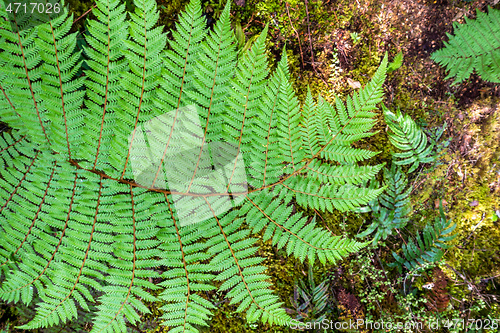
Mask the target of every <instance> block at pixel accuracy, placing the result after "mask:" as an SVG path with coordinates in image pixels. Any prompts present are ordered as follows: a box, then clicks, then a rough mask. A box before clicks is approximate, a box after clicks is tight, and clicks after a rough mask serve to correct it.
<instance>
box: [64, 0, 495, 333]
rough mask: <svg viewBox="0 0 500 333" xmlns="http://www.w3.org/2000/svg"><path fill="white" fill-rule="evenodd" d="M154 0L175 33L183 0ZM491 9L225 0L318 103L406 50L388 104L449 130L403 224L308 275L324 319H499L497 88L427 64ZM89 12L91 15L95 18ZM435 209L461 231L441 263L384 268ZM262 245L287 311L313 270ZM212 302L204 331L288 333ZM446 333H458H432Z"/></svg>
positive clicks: (385, 149)
mask: <svg viewBox="0 0 500 333" xmlns="http://www.w3.org/2000/svg"><path fill="white" fill-rule="evenodd" d="M69 3H70V8H73V11H74V13H75V18H77V17H80V16H81V15H83V14H84V13H85V12H86V11H87V9H89V8H91V7H92V5H93V4H92V3H89V2H86V1H76V0H72V1H71V0H70V1H69ZM127 3H129V2H127ZM157 3H158V7H159V10H160V20H161V22H160V23H161V24H164V25H166V27H167V28H168V29H171V28H173V27H174V24H175V22H176V18H177V16H178V14H179V12H180V11H182V10H183V8H184V6H185V5H186V3H187V1H185V0H176V1H170V0H158V1H157ZM203 3H204V10H205V14H206V16H207V18H208V19H209V23H211V22H213V20H215V19H217V16H218V15H219V14H220V11H221V9H222V7H223V5H224V4H225V2H220V1H219V0H206V1H203ZM488 6H493V7H494V8H499V7H500V4H499V1H498V0H479V1H458V0H456V1H455V0H436V1H432V0H426V1H424V0H414V1H410V0H406V1H404V0H352V1H351V0H336V1H334V0H325V1H307V0H305V1H298V0H296V1H288V2H286V1H284V0H265V1H260V0H247V1H245V0H235V1H234V2H233V3H232V21H233V22H234V25H235V26H236V25H237V24H239V25H240V26H241V27H242V30H243V32H244V35H245V37H244V38H245V40H244V41H243V42H244V43H246V42H247V41H250V40H251V39H252V37H254V36H255V35H256V34H258V33H260V31H261V30H262V29H263V28H264V26H265V25H266V24H269V27H270V29H269V35H268V40H267V46H268V50H269V56H270V66H271V67H273V66H275V64H276V61H275V60H273V58H274V59H276V58H277V59H279V57H280V54H281V51H282V48H283V47H284V46H285V45H286V49H287V50H288V52H289V61H290V67H291V71H292V73H291V75H292V77H294V79H293V80H294V81H293V84H294V88H295V90H296V92H297V95H298V96H299V98H301V99H302V100H303V98H304V96H305V93H306V91H307V87H310V89H311V91H312V93H313V95H314V96H315V97H316V96H317V95H318V94H321V95H322V96H323V97H325V99H327V100H329V101H332V100H334V99H335V98H336V96H342V97H344V96H346V95H348V94H352V93H353V92H355V91H356V89H358V88H359V85H364V84H366V83H367V82H368V80H369V79H370V77H371V75H372V74H373V73H374V71H375V70H376V68H377V67H378V65H379V63H380V61H381V59H382V58H383V56H384V54H385V52H388V54H389V58H390V59H391V60H392V59H393V58H394V56H395V55H396V54H397V53H398V52H402V54H403V57H404V60H403V64H402V66H401V67H400V68H399V69H398V70H397V71H395V72H393V73H391V74H389V75H388V77H387V81H386V83H385V85H384V90H385V99H384V104H385V105H386V106H387V107H388V108H389V109H391V110H396V109H397V108H400V109H401V111H402V112H403V113H406V114H409V115H410V116H411V117H412V118H413V119H414V120H415V121H416V122H417V123H418V124H419V125H420V126H422V127H423V128H424V129H425V131H426V133H427V134H429V135H431V133H433V132H434V133H435V132H436V130H437V129H438V128H441V127H442V126H444V124H446V128H445V131H444V134H443V137H442V139H441V140H440V141H439V144H438V147H439V149H440V150H441V158H440V159H439V163H436V164H432V165H425V166H422V167H420V168H419V169H418V170H417V171H416V172H414V173H413V174H412V175H411V176H409V183H410V185H412V186H413V191H412V197H411V201H412V206H413V213H412V216H411V223H410V225H409V226H408V227H407V228H405V229H404V230H398V233H397V235H393V236H391V237H390V238H388V240H387V241H385V242H381V243H380V244H379V245H380V246H379V247H377V248H373V249H370V250H368V251H364V252H363V253H360V254H359V255H357V256H353V257H351V258H349V259H347V260H345V261H344V262H342V263H339V264H338V265H336V266H327V267H322V268H318V269H316V268H315V270H314V278H313V280H314V281H316V284H319V283H320V282H322V281H328V284H327V285H328V290H327V294H328V300H327V302H328V307H327V308H328V309H329V310H328V311H326V312H325V313H324V314H325V315H326V316H327V318H333V319H334V320H336V321H342V320H344V321H345V320H349V319H360V318H363V319H373V320H376V319H381V318H382V319H384V320H386V321H387V320H392V321H394V322H397V321H405V320H411V319H415V318H427V319H429V318H436V317H439V316H441V318H448V319H450V318H462V319H470V318H475V319H487V318H493V319H500V307H499V300H500V287H499V285H500V225H499V221H500V85H498V84H496V85H495V84H492V83H487V82H484V81H482V80H481V79H480V78H479V76H477V75H476V74H473V75H472V76H471V77H470V78H469V79H467V80H466V81H465V82H463V83H461V84H458V85H452V79H446V73H445V71H444V70H443V69H442V68H441V67H440V66H439V65H437V64H436V63H434V62H433V61H432V60H431V59H430V55H431V54H432V52H434V51H436V50H438V49H440V48H442V47H443V45H444V44H443V43H444V41H446V40H447V37H446V34H447V33H452V32H453V24H454V23H455V22H456V23H463V22H465V18H466V17H468V18H474V17H475V15H476V12H475V11H476V9H479V10H481V11H483V12H484V11H487V7H488ZM87 15H88V16H89V17H90V18H91V17H92V14H91V13H90V14H87ZM81 21H83V20H81ZM78 22H79V23H78V24H75V27H74V30H75V31H77V30H78V31H80V32H82V30H83V25H82V24H81V22H80V21H78ZM166 31H167V30H166ZM376 129H377V130H379V131H380V132H379V133H378V134H377V135H374V136H373V137H371V138H370V139H368V140H367V141H366V142H365V143H364V145H365V146H367V147H369V148H371V149H372V150H380V151H381V154H380V155H379V156H378V158H379V160H377V163H380V162H387V163H390V150H391V148H390V143H389V141H388V139H387V135H386V130H387V128H386V125H385V124H384V122H383V117H382V116H381V117H380V122H379V125H378V126H377V128H376ZM440 202H442V204H443V206H444V210H445V214H446V217H447V218H448V219H452V221H453V222H454V223H456V224H457V227H456V231H455V233H456V234H457V237H456V238H455V239H454V240H453V243H452V245H453V246H452V247H451V248H450V249H449V250H447V251H446V253H445V255H444V260H443V261H442V262H441V263H440V264H439V265H436V266H433V267H430V268H429V269H428V270H425V271H423V272H421V273H420V274H418V275H406V276H405V275H404V274H398V273H397V272H396V271H395V270H389V269H388V268H387V264H388V263H390V262H393V261H394V258H393V257H392V255H391V252H392V251H394V250H397V249H398V248H399V249H400V248H401V246H402V244H403V243H406V241H405V239H410V238H413V239H415V238H416V237H418V234H419V232H421V231H422V229H423V228H424V227H425V225H427V223H429V221H430V220H433V219H434V217H436V216H438V207H439V204H440ZM309 213H311V212H309ZM312 214H315V212H312ZM318 220H319V221H321V222H320V223H322V224H323V225H324V226H325V227H326V228H328V229H329V230H331V232H332V233H334V234H336V235H346V236H349V237H354V236H355V235H356V234H358V233H359V232H360V231H363V230H365V229H366V227H367V225H368V224H369V218H368V217H367V216H366V214H365V215H362V214H354V213H351V214H343V215H340V214H338V215H333V214H319V217H318ZM261 245H262V248H261V251H260V255H262V256H266V258H267V260H266V265H267V266H268V267H269V268H270V269H269V270H268V274H270V275H271V276H272V279H273V283H274V285H275V286H276V290H277V293H278V294H279V295H280V298H281V299H282V301H283V302H284V303H285V304H284V306H285V307H287V308H290V309H293V308H294V304H293V302H292V300H293V297H294V289H295V290H297V289H296V288H294V286H295V282H296V281H298V280H304V281H306V284H307V276H308V275H309V273H308V268H309V267H307V265H303V264H301V263H299V262H298V261H297V260H295V259H293V258H291V257H287V256H285V255H284V251H282V250H280V251H278V250H276V249H275V248H274V247H272V246H271V245H270V243H269V242H267V243H263V244H261ZM429 283H434V286H435V288H434V289H429V290H428V289H426V288H425V287H423V286H425V285H428V284H429ZM209 296H210V298H211V300H213V301H214V303H215V304H216V305H217V307H218V309H217V310H216V312H215V314H214V317H213V320H212V322H211V327H210V328H208V329H206V331H207V332H208V331H210V332H212V333H217V332H221V333H222V332H223V333H229V332H238V333H240V332H269V331H273V332H292V331H293V330H291V329H289V328H276V327H273V328H271V327H269V326H262V325H252V324H248V323H247V322H246V321H245V319H244V315H242V314H234V313H233V311H234V310H235V309H236V306H230V305H229V304H228V303H229V301H228V300H227V299H226V298H225V297H224V295H223V294H222V295H220V294H211V295H209ZM304 309H305V310H304V311H306V312H307V311H310V312H307V315H308V316H309V317H308V318H307V319H308V320H312V319H317V318H320V313H314V311H313V309H312V308H311V306H308V305H306V306H305V307H304ZM152 310H153V314H152V315H151V316H148V317H147V320H148V321H147V323H148V325H147V327H146V326H142V328H141V330H143V331H146V330H147V329H149V330H151V331H155V332H160V331H166V330H164V328H160V327H156V328H155V326H156V325H157V323H158V322H159V320H158V318H157V316H158V315H159V312H158V306H156V305H153V306H152ZM291 312H292V313H293V311H291ZM315 316H316V317H315ZM423 331H427V332H431V331H432V330H423ZM448 331H450V332H451V331H453V330H445V329H443V330H440V331H438V330H434V331H432V332H448ZM463 331H464V332H465V331H466V330H463ZM359 332H362V331H359ZM363 332H365V331H363ZM366 332H370V331H369V330H366ZM455 332H462V331H460V330H456V331H455ZM469 332H472V331H469ZM474 332H484V333H487V332H498V331H487V330H476V331H474Z"/></svg>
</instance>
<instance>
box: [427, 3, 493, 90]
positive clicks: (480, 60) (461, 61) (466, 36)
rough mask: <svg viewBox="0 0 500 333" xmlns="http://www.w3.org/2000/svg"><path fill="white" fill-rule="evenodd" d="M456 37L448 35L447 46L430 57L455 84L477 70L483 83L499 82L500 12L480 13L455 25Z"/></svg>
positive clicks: (491, 9)
mask: <svg viewBox="0 0 500 333" xmlns="http://www.w3.org/2000/svg"><path fill="white" fill-rule="evenodd" d="M453 27H454V35H450V34H448V38H449V40H448V42H445V47H444V48H442V49H440V50H438V51H436V52H434V53H433V54H432V55H431V58H432V60H434V61H435V62H437V63H438V64H440V65H441V66H443V67H445V68H446V70H447V71H448V76H447V77H446V78H447V79H448V78H453V77H454V78H455V80H454V81H453V84H457V83H460V82H462V81H463V80H466V79H467V78H468V77H469V76H470V74H471V73H472V72H473V71H474V70H475V71H476V72H477V73H478V74H479V75H480V76H481V78H482V79H483V80H486V81H490V82H500V10H498V9H493V8H491V7H490V8H489V10H488V14H486V13H483V12H481V11H479V10H477V18H476V19H475V20H471V19H468V18H465V23H464V24H457V23H454V25H453Z"/></svg>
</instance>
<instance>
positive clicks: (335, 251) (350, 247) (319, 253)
mask: <svg viewBox="0 0 500 333" xmlns="http://www.w3.org/2000/svg"><path fill="white" fill-rule="evenodd" d="M287 193H288V191H286V190H282V191H281V192H280V193H279V194H278V195H277V196H276V195H273V193H272V192H270V191H263V192H261V193H251V194H249V195H248V196H247V201H246V203H245V204H244V205H243V206H242V207H241V209H240V215H242V214H244V215H246V222H247V224H248V225H249V226H250V227H251V228H252V230H253V232H255V233H257V232H261V231H262V230H264V236H263V239H264V241H265V240H268V239H271V238H272V242H273V245H277V246H278V248H282V247H284V246H286V251H287V254H288V255H290V254H293V255H294V256H295V257H296V258H298V259H299V260H300V261H302V262H303V261H304V260H305V259H306V258H307V259H308V261H309V263H310V264H311V265H312V264H313V263H314V261H315V258H316V257H318V259H319V260H320V261H321V262H322V263H323V264H326V261H327V260H328V261H330V262H336V261H338V260H341V258H343V257H345V256H347V255H349V254H350V253H353V252H356V251H359V250H360V249H361V248H363V247H364V246H365V245H366V244H365V243H360V242H356V241H353V240H350V239H342V238H341V237H332V235H331V233H329V232H328V231H326V230H323V229H321V228H318V227H316V223H315V219H313V220H312V221H311V222H309V223H307V218H306V217H305V216H303V215H302V214H299V213H295V214H292V209H293V207H292V206H291V205H290V203H291V197H290V196H287Z"/></svg>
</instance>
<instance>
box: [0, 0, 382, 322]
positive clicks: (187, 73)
mask: <svg viewBox="0 0 500 333" xmlns="http://www.w3.org/2000/svg"><path fill="white" fill-rule="evenodd" d="M134 7H135V12H134V13H128V14H127V13H126V12H125V8H124V6H123V5H122V4H120V3H119V2H118V1H115V0H110V1H107V0H106V1H104V0H99V1H97V4H96V8H95V9H94V15H93V16H94V17H95V19H94V20H92V21H91V22H90V23H89V24H88V29H87V32H86V33H85V34H84V37H85V40H86V46H85V47H84V52H80V51H77V47H76V35H75V34H70V33H69V30H70V27H71V24H72V18H71V17H69V16H68V15H67V14H65V13H64V14H63V15H61V16H59V17H57V18H54V19H53V20H52V21H51V22H50V23H45V24H41V25H39V26H37V27H32V28H30V29H24V30H21V31H19V32H13V31H11V30H12V29H11V27H10V26H8V25H7V23H6V21H5V20H0V21H2V22H0V50H1V51H0V65H2V66H1V67H2V70H1V71H0V88H1V94H0V117H1V118H0V119H1V121H3V122H5V123H7V124H8V125H9V126H10V127H11V129H10V130H9V132H8V133H3V134H1V135H0V167H1V168H0V178H1V179H2V182H3V184H2V188H1V189H0V239H1V240H2V242H1V244H2V245H1V246H0V272H1V274H2V275H1V281H0V298H1V299H2V300H4V301H7V302H19V301H21V302H23V303H25V304H30V303H31V302H33V299H37V302H38V303H37V304H36V306H37V312H36V314H35V316H34V318H33V319H32V320H31V321H30V322H28V323H27V324H25V325H23V326H22V328H24V329H29V330H34V329H38V328H46V327H50V326H54V325H61V324H64V323H66V322H68V321H70V320H73V319H75V318H76V317H77V309H79V308H82V309H85V310H88V309H91V308H92V307H91V304H92V303H97V304H98V306H97V311H96V313H95V317H94V319H93V324H92V331H93V332H125V331H126V329H127V324H128V323H136V322H138V321H139V320H140V319H141V314H145V313H149V309H148V307H147V306H146V305H145V304H144V302H154V301H161V302H162V306H161V310H162V312H163V313H162V319H163V324H164V325H165V326H168V328H169V329H170V331H172V332H198V327H199V326H208V325H209V321H210V319H211V316H212V311H213V309H215V306H214V305H213V304H212V303H211V302H210V301H209V300H208V299H207V298H206V294H205V293H206V291H210V290H214V289H217V288H216V285H215V283H214V281H220V283H221V285H220V286H219V288H218V290H219V291H220V292H223V293H224V294H225V296H226V297H228V298H229V299H230V303H231V304H232V305H233V304H234V305H237V311H238V312H246V317H247V320H248V321H249V322H254V321H257V320H259V321H261V322H264V323H269V324H279V325H286V324H287V323H288V322H289V321H290V320H291V318H290V317H289V315H288V314H287V313H286V311H285V310H284V309H283V308H282V302H280V300H279V298H278V296H277V295H276V294H275V293H274V291H273V289H272V287H271V283H270V282H269V280H270V279H269V275H268V274H266V267H265V266H264V265H263V264H262V263H263V261H264V258H262V257H259V256H257V255H256V253H257V251H258V247H257V246H256V240H257V238H256V237H252V234H257V233H258V234H260V236H261V237H262V238H263V239H264V240H271V242H272V244H273V245H274V246H276V247H277V248H279V249H285V250H286V252H287V253H288V255H293V256H295V257H296V258H298V259H300V260H301V261H305V260H308V262H309V264H311V265H313V264H314V263H315V262H316V259H318V260H319V261H320V262H321V263H323V264H326V263H327V262H334V263H335V262H338V261H339V260H342V258H345V257H346V256H348V255H349V254H351V253H353V252H356V251H359V250H360V249H361V248H363V247H364V246H366V244H365V243H362V242H358V241H355V240H350V239H346V238H342V237H338V236H333V235H332V234H331V233H330V232H328V231H327V230H324V229H323V228H321V227H319V226H318V225H317V224H316V220H315V219H314V218H313V219H309V218H308V217H307V216H305V215H304V214H302V213H300V212H297V210H296V209H295V205H297V204H300V205H302V206H304V207H306V208H315V209H319V210H322V211H330V212H333V211H334V210H340V211H347V210H353V209H354V208H356V207H360V206H363V205H366V204H367V203H368V202H370V201H372V200H374V199H376V197H377V196H378V195H379V194H380V193H382V191H383V190H384V188H383V187H382V188H375V187H371V188H366V187H365V186H364V182H365V181H366V180H367V179H370V178H373V177H374V176H375V175H376V174H377V173H378V172H379V171H380V169H381V168H382V165H374V166H367V165H363V166H360V165H358V162H365V161H366V160H367V159H369V158H371V157H372V156H374V155H375V154H376V153H374V152H370V151H368V150H361V149H356V148H353V147H352V145H353V144H354V143H356V142H357V141H358V140H361V139H363V138H366V137H368V136H370V135H372V134H373V133H372V132H371V130H372V127H373V125H374V123H375V119H376V112H375V110H376V107H377V104H378V103H380V102H381V99H382V83H383V80H384V78H385V72H386V67H387V57H385V58H384V59H383V60H382V63H381V66H380V68H379V69H378V71H377V72H376V73H375V75H374V77H373V79H372V81H370V83H369V84H368V85H367V86H366V87H365V88H364V89H361V90H360V91H359V92H356V93H355V94H353V95H352V96H351V97H349V98H347V101H346V102H345V103H344V102H342V101H340V99H338V98H337V100H336V105H335V106H332V105H330V104H328V103H327V102H326V101H325V100H324V99H323V98H321V96H320V97H319V98H318V101H317V102H316V101H315V99H314V98H313V97H312V96H311V94H310V93H309V94H308V97H307V101H306V103H305V105H304V107H302V108H301V105H300V103H299V101H298V99H297V97H296V96H295V93H294V91H293V89H292V85H291V80H290V74H289V69H288V63H287V62H288V61H287V56H286V51H285V50H284V51H283V54H282V57H281V60H280V61H279V63H278V66H277V69H276V71H275V72H274V73H271V74H269V70H268V62H267V57H266V52H265V43H266V34H267V28H266V29H264V31H263V32H262V33H261V34H260V35H259V37H257V38H255V40H254V41H253V42H252V43H251V47H250V46H249V47H248V48H243V50H241V51H240V52H241V53H240V54H238V51H237V45H236V43H237V42H236V39H235V37H234V34H233V32H232V31H231V27H230V26H231V24H230V2H228V3H227V4H226V6H225V8H224V11H223V12H222V14H221V17H220V20H219V22H218V23H217V24H216V25H215V27H214V29H213V30H212V31H208V29H206V26H205V22H204V19H203V17H202V10H201V4H200V2H199V1H198V0H192V1H191V2H190V4H189V5H188V6H187V7H186V11H185V12H184V13H183V14H182V15H181V17H180V18H179V23H178V24H177V26H176V31H175V32H173V33H172V36H173V38H172V40H170V41H168V45H169V48H168V49H166V47H167V38H166V35H165V34H164V33H163V32H162V27H156V23H157V21H158V18H159V13H158V12H157V10H156V2H155V1H152V0H140V1H139V0H137V1H135V2H134ZM2 11H3V7H2ZM2 15H3V17H6V13H5V12H2ZM127 15H128V16H129V19H128V20H127V19H126V18H127ZM83 61H84V62H85V63H86V65H85V76H84V77H82V76H81V72H82V70H83V69H84V68H83V67H84V65H83ZM7 64H11V66H7ZM365 164H366V163H365ZM160 266H161V271H163V272H162V273H160ZM152 278H153V279H155V280H160V281H161V282H159V283H157V284H154V283H152V282H150V279H152ZM152 290H158V292H155V293H154V294H155V296H153V295H152V293H151V291H152ZM35 296H37V297H35ZM38 300H39V301H38ZM315 301H316V302H317V303H318V304H319V308H322V307H323V306H324V304H325V303H324V298H323V297H319V298H315Z"/></svg>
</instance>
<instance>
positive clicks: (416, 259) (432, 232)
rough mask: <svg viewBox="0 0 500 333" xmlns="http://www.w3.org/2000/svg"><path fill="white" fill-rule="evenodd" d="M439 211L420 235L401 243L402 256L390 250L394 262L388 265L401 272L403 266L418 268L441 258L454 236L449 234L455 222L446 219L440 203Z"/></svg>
mask: <svg viewBox="0 0 500 333" xmlns="http://www.w3.org/2000/svg"><path fill="white" fill-rule="evenodd" d="M439 213H440V216H439V217H436V219H435V222H434V223H429V224H427V225H426V226H425V228H424V230H423V231H422V235H417V237H416V241H413V240H409V241H408V243H407V244H404V245H403V247H402V252H403V255H402V256H399V255H398V254H397V253H395V252H392V255H393V256H394V258H395V259H396V262H394V263H392V264H390V267H397V268H398V270H399V272H400V273H401V272H402V268H403V266H404V267H406V268H407V269H408V270H418V269H420V268H421V267H423V266H424V265H427V264H432V263H435V262H437V261H439V260H441V258H442V256H443V254H444V252H443V251H444V250H446V249H448V248H449V247H450V245H449V244H448V242H449V241H451V240H452V239H454V238H455V237H456V235H450V234H451V233H452V232H453V230H455V227H456V224H452V223H451V219H450V220H446V216H445V215H444V212H443V206H442V204H441V205H440V207H439ZM447 235H448V236H447Z"/></svg>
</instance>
